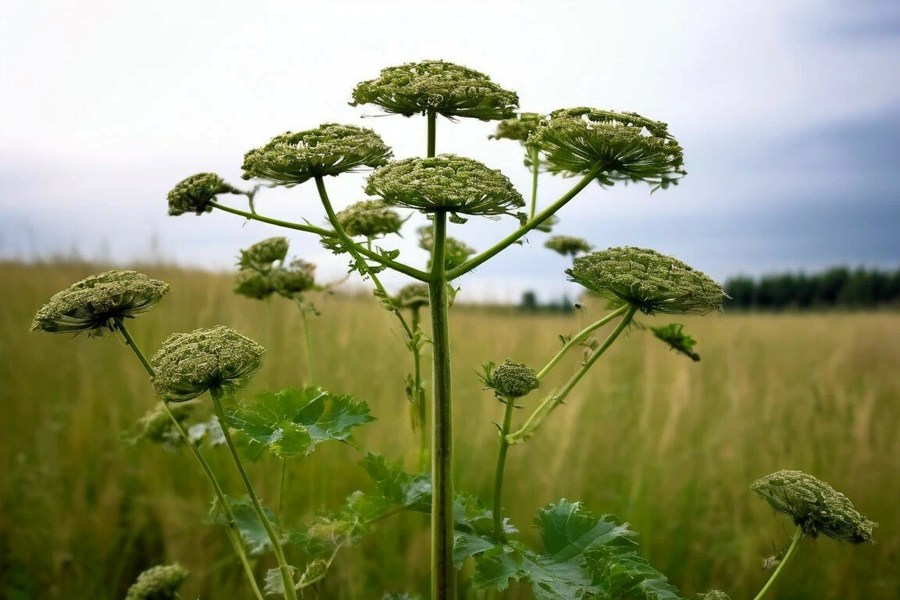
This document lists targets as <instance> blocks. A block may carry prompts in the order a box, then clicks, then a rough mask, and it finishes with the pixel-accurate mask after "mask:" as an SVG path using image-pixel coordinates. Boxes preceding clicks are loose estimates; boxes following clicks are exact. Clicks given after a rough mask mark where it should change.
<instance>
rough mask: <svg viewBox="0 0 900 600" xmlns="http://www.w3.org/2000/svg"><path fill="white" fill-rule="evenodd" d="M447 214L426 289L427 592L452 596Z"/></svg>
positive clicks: (449, 599) (438, 221) (437, 220)
mask: <svg viewBox="0 0 900 600" xmlns="http://www.w3.org/2000/svg"><path fill="white" fill-rule="evenodd" d="M446 239H447V214H446V213H444V212H437V213H435V215H434V248H433V250H432V256H431V281H429V282H428V294H429V299H430V307H431V327H432V332H431V344H432V356H433V363H434V376H433V378H432V381H433V386H434V392H433V394H434V402H433V406H432V436H431V439H432V442H431V443H432V452H431V482H432V502H431V598H432V600H456V573H455V571H454V569H453V406H452V391H451V376H450V324H449V314H448V312H449V311H448V297H447V296H448V294H447V275H446V272H445V270H444V265H445V258H446V257H445V250H446Z"/></svg>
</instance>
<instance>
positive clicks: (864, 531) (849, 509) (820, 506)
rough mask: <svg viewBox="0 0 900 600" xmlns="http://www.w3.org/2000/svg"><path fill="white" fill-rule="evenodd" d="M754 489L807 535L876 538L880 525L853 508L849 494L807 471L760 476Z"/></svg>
mask: <svg viewBox="0 0 900 600" xmlns="http://www.w3.org/2000/svg"><path fill="white" fill-rule="evenodd" d="M750 489H751V490H753V491H754V492H756V493H757V494H759V496H760V497H761V498H762V499H763V500H765V501H766V503H767V504H768V505H769V506H771V507H772V508H774V509H775V510H777V511H778V512H781V513H784V514H786V515H788V516H789V517H791V519H793V521H794V524H795V525H797V527H799V528H801V529H802V530H803V533H805V534H806V535H809V536H812V537H816V536H817V535H819V534H820V533H821V534H824V535H826V536H827V537H830V538H832V539H835V540H838V541H842V542H850V543H851V544H862V543H865V542H871V541H872V531H873V530H874V529H875V527H876V524H875V523H873V522H872V521H870V520H868V519H867V518H865V517H864V516H862V515H861V514H859V512H857V511H856V509H855V508H853V503H852V502H850V500H849V499H848V498H847V496H845V495H843V494H842V493H840V492H838V491H836V490H835V489H834V488H833V487H831V486H830V485H828V484H827V483H825V482H824V481H820V480H818V479H816V478H815V477H813V476H812V475H807V474H806V473H804V472H803V471H778V472H776V473H772V474H771V475H766V476H765V477H763V478H761V479H757V480H756V481H754V482H753V485H751V486H750Z"/></svg>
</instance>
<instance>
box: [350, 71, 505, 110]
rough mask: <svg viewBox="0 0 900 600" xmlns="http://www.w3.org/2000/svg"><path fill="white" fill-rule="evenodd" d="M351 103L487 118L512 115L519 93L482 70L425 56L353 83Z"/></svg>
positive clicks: (387, 108)
mask: <svg viewBox="0 0 900 600" xmlns="http://www.w3.org/2000/svg"><path fill="white" fill-rule="evenodd" d="M350 104H351V106H357V105H359V104H376V105H378V106H380V107H381V108H383V109H384V110H385V111H387V112H389V113H397V114H401V115H404V116H407V117H409V116H412V115H415V114H422V113H425V112H426V111H428V110H434V111H435V112H436V113H437V114H439V115H444V116H445V117H450V118H453V117H472V118H475V119H481V120H482V121H488V120H494V119H508V118H510V117H513V116H515V111H516V108H518V106H519V97H518V96H517V95H516V93H515V92H511V91H509V90H505V89H503V88H501V87H500V86H499V85H497V84H496V83H494V82H492V81H491V79H490V77H488V76H487V75H485V74H484V73H479V72H478V71H475V70H473V69H468V68H466V67H461V66H459V65H455V64H453V63H448V62H444V61H441V60H425V61H422V62H418V63H407V64H404V65H400V66H397V67H387V68H386V69H382V70H381V74H380V75H379V77H378V78H377V79H373V80H371V81H363V82H362V83H360V84H358V85H357V86H356V89H354V90H353V102H351V103H350Z"/></svg>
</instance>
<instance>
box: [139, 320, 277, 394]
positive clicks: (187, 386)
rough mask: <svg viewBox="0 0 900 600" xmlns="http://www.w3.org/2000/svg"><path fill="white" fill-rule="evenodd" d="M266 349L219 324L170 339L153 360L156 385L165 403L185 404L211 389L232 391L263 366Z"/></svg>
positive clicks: (154, 384)
mask: <svg viewBox="0 0 900 600" xmlns="http://www.w3.org/2000/svg"><path fill="white" fill-rule="evenodd" d="M263 352H265V348H263V347H262V346H260V345H259V344H257V343H256V342H254V341H253V340H251V339H250V338H247V337H244V336H243V335H241V334H239V333H238V332H236V331H235V330H233V329H231V328H229V327H225V326H224V325H219V326H217V327H213V328H211V329H197V330H195V331H192V332H191V333H176V334H173V335H171V336H169V337H168V338H167V339H166V340H165V341H164V342H163V344H162V347H160V349H159V351H158V352H157V353H156V355H155V356H154V357H153V359H152V360H151V361H150V364H151V365H152V366H153V369H154V371H155V372H156V376H155V377H154V378H153V386H154V387H155V388H156V391H157V393H159V395H160V396H162V398H163V399H165V400H170V401H173V402H184V401H186V400H191V399H192V398H196V397H197V396H199V395H200V394H202V393H203V392H205V391H207V390H212V391H219V390H224V391H230V390H233V389H237V388H240V387H242V386H243V384H244V380H245V379H246V378H247V377H249V376H250V375H252V374H253V373H255V372H256V371H257V370H258V369H259V368H260V366H261V365H262V355H263Z"/></svg>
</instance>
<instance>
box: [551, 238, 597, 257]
mask: <svg viewBox="0 0 900 600" xmlns="http://www.w3.org/2000/svg"><path fill="white" fill-rule="evenodd" d="M544 248H549V249H550V250H553V251H554V252H557V253H559V254H562V255H563V256H575V255H576V254H579V253H581V252H590V251H591V250H593V249H594V248H593V246H591V245H590V244H589V243H588V242H587V240H584V239H582V238H579V237H572V236H570V235H554V236H552V237H550V238H549V239H548V240H547V241H546V242H544Z"/></svg>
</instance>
